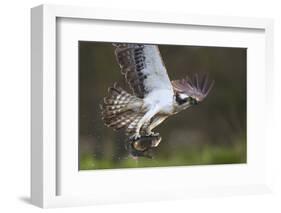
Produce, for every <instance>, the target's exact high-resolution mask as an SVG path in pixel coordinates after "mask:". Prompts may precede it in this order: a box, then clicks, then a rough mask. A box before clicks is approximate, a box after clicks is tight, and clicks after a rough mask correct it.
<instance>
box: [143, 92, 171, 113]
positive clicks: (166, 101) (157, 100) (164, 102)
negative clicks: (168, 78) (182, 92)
mask: <svg viewBox="0 0 281 213" xmlns="http://www.w3.org/2000/svg"><path fill="white" fill-rule="evenodd" d="M173 98H174V94H173V92H172V91H171V90H167V89H163V90H155V91H152V92H151V93H149V94H148V95H147V96H146V97H145V99H144V105H145V107H146V108H147V109H151V108H152V107H154V106H157V107H159V112H161V113H165V114H166V113H167V114H170V113H172V112H173Z"/></svg>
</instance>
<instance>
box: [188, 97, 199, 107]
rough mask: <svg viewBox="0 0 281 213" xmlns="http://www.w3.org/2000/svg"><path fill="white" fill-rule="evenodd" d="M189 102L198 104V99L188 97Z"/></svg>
mask: <svg viewBox="0 0 281 213" xmlns="http://www.w3.org/2000/svg"><path fill="white" fill-rule="evenodd" d="M189 103H190V104H192V105H196V104H198V101H197V100H196V99H195V98H192V97H189Z"/></svg>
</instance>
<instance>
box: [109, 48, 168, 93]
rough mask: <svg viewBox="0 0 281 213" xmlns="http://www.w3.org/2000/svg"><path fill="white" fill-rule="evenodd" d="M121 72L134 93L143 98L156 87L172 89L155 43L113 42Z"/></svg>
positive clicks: (156, 88)
mask: <svg viewBox="0 0 281 213" xmlns="http://www.w3.org/2000/svg"><path fill="white" fill-rule="evenodd" d="M113 45H114V46H115V47H116V49H115V55H116V58H117V62H118V63H119V65H120V68H121V73H122V74H123V75H124V76H125V78H126V81H127V82H128V84H129V86H130V88H131V89H132V90H133V92H134V95H136V96H137V97H139V98H144V97H145V96H146V95H147V94H148V93H150V92H152V91H153V90H158V89H168V90H171V91H172V90H173V87H172V84H171V82H170V79H169V76H168V74H167V70H166V68H165V65H164V64H163V61H162V58H161V55H160V52H159V49H158V46H157V45H149V44H126V43H115V44H113Z"/></svg>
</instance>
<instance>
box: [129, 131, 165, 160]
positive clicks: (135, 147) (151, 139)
mask: <svg viewBox="0 0 281 213" xmlns="http://www.w3.org/2000/svg"><path fill="white" fill-rule="evenodd" d="M161 140H162V138H161V137H160V136H159V135H156V136H146V135H145V136H141V137H140V138H139V139H137V140H131V139H129V140H128V141H127V142H126V143H125V144H126V146H125V147H126V149H127V150H128V152H129V154H130V155H131V156H132V157H146V158H150V159H151V158H152V150H153V149H154V148H155V147H157V146H158V145H159V143H160V142H161Z"/></svg>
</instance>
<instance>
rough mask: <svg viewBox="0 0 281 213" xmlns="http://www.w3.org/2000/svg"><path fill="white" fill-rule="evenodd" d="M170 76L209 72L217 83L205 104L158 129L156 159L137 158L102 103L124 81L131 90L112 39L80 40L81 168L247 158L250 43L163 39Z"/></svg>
mask: <svg viewBox="0 0 281 213" xmlns="http://www.w3.org/2000/svg"><path fill="white" fill-rule="evenodd" d="M159 49H160V52H161V55H162V58H163V61H164V63H165V65H166V68H167V70H168V74H169V76H170V79H171V80H173V79H181V78H183V77H185V76H186V75H187V74H188V75H192V73H197V72H207V73H209V76H210V78H211V79H214V80H215V85H214V87H213V89H212V91H211V92H210V94H209V96H208V97H207V98H206V99H205V101H203V102H202V103H201V104H199V105H197V106H194V107H191V108H189V109H187V110H185V111H183V112H181V113H178V114H177V115H175V116H171V117H170V118H168V119H167V120H166V121H165V122H163V123H162V124H161V125H160V126H158V127H157V128H156V129H155V132H159V133H160V134H161V136H162V142H161V143H160V145H159V146H158V147H157V149H155V151H154V154H153V156H154V157H153V159H146V158H138V159H137V160H136V159H132V158H131V157H130V156H128V152H127V150H126V149H125V147H124V143H125V140H126V137H125V136H124V133H123V132H122V131H121V132H115V131H113V130H112V129H111V128H107V127H105V126H104V125H103V122H102V120H101V116H100V109H99V104H100V103H101V102H102V99H103V97H104V96H105V95H106V94H107V89H108V87H110V86H112V85H113V83H114V82H116V81H117V82H119V83H120V84H121V86H122V87H123V88H125V89H126V90H127V91H130V90H129V88H128V86H127V85H126V82H125V81H124V78H123V77H122V76H121V74H120V68H119V66H118V64H117V62H116V60H115V55H114V47H113V46H112V45H111V43H98V42H86V41H80V42H79V169H80V170H89V169H109V168H111V169H112V168H136V167H155V166H185V165H202V164H229V163H246V53H247V50H246V49H245V48H225V47H194V46H174V45H159Z"/></svg>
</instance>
